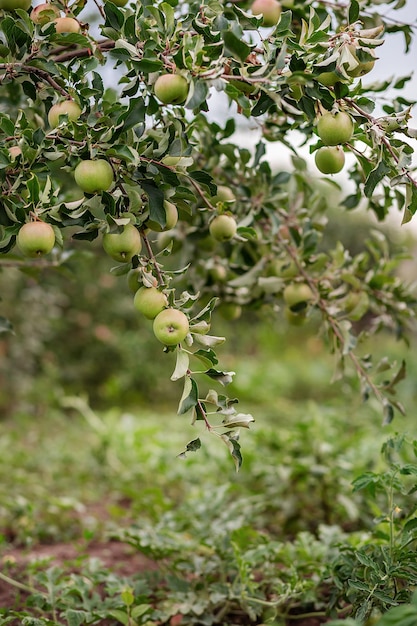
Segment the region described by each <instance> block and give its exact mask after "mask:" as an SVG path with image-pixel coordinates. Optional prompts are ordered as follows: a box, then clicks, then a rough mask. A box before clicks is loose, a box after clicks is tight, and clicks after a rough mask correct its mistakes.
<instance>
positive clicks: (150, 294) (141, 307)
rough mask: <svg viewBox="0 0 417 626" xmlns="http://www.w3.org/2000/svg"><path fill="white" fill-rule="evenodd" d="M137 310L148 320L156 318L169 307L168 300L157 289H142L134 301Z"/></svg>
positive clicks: (138, 291)
mask: <svg viewBox="0 0 417 626" xmlns="http://www.w3.org/2000/svg"><path fill="white" fill-rule="evenodd" d="M133 304H134V307H135V309H137V310H138V311H139V313H142V315H144V316H145V317H146V318H147V319H148V320H153V319H155V317H156V316H157V315H158V313H160V312H161V311H163V310H164V309H165V308H166V307H167V306H168V298H167V297H166V295H165V294H164V293H163V292H162V291H159V289H157V288H156V287H140V289H138V290H137V292H136V294H135V298H134V300H133Z"/></svg>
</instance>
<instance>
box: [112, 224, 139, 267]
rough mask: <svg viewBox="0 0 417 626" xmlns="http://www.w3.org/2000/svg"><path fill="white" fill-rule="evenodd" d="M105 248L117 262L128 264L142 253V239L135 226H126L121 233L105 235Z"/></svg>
mask: <svg viewBox="0 0 417 626" xmlns="http://www.w3.org/2000/svg"><path fill="white" fill-rule="evenodd" d="M103 248H104V250H105V251H106V252H107V254H108V255H109V256H111V258H112V259H114V260H115V261H119V262H120V263H127V262H128V261H131V260H132V258H133V257H134V256H135V254H139V252H140V251H141V249H142V239H141V237H140V233H139V231H138V229H137V228H135V227H134V226H133V224H126V226H124V227H123V230H122V232H121V233H105V234H104V235H103Z"/></svg>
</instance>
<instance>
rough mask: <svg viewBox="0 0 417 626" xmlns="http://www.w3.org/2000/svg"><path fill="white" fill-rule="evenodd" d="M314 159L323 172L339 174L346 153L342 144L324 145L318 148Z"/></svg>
mask: <svg viewBox="0 0 417 626" xmlns="http://www.w3.org/2000/svg"><path fill="white" fill-rule="evenodd" d="M314 160H315V162H316V165H317V169H319V170H320V172H321V173H322V174H337V173H338V172H340V171H341V170H342V169H343V166H344V164H345V153H344V152H343V149H342V148H341V147H340V146H323V147H322V148H319V149H318V150H317V152H316V154H315V156H314Z"/></svg>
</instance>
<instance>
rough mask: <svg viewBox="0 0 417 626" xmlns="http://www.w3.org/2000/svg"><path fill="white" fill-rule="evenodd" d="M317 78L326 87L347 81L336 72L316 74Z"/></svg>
mask: <svg viewBox="0 0 417 626" xmlns="http://www.w3.org/2000/svg"><path fill="white" fill-rule="evenodd" d="M316 79H317V80H318V82H319V83H321V84H322V85H325V86H326V87H334V86H335V85H336V83H344V82H346V78H343V77H342V76H339V75H338V74H337V73H336V72H321V74H318V76H316Z"/></svg>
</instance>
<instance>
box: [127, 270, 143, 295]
mask: <svg viewBox="0 0 417 626" xmlns="http://www.w3.org/2000/svg"><path fill="white" fill-rule="evenodd" d="M141 284H142V272H141V270H140V268H139V267H135V268H133V269H131V270H129V271H128V273H127V286H128V287H129V289H130V291H131V292H132V293H136V292H137V290H138V289H139V287H140V286H141Z"/></svg>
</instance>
